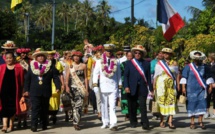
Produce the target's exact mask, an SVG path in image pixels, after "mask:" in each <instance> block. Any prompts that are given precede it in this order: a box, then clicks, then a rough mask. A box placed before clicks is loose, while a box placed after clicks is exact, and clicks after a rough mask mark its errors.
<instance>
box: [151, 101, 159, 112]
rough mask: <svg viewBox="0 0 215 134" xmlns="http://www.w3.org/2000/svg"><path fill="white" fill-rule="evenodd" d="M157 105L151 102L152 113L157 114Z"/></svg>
mask: <svg viewBox="0 0 215 134" xmlns="http://www.w3.org/2000/svg"><path fill="white" fill-rule="evenodd" d="M158 112H159V111H158V104H157V102H156V101H152V113H158Z"/></svg>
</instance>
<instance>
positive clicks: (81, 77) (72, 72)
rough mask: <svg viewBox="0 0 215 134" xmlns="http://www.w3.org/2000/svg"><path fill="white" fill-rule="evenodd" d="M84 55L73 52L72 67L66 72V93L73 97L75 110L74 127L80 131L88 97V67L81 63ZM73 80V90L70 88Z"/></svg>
mask: <svg viewBox="0 0 215 134" xmlns="http://www.w3.org/2000/svg"><path fill="white" fill-rule="evenodd" d="M82 57H83V54H82V53H81V52H80V51H74V52H72V60H73V63H72V66H71V67H70V68H67V69H69V70H67V71H66V73H67V74H66V91H67V92H68V93H69V94H70V95H71V98H72V108H73V126H74V128H75V130H80V129H81V128H80V126H79V123H80V120H81V112H82V106H83V101H84V98H85V97H87V96H88V80H87V67H86V65H85V64H84V63H82V62H81V59H82ZM69 80H71V85H70V86H71V88H70V87H69V84H68V83H69Z"/></svg>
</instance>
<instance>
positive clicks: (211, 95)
mask: <svg viewBox="0 0 215 134" xmlns="http://www.w3.org/2000/svg"><path fill="white" fill-rule="evenodd" d="M211 98H213V109H215V88H213V89H212V93H210V94H209V93H208V96H207V108H210V104H211Z"/></svg>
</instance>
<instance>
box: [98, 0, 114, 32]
mask: <svg viewBox="0 0 215 134" xmlns="http://www.w3.org/2000/svg"><path fill="white" fill-rule="evenodd" d="M110 10H111V6H110V5H108V2H107V1H106V0H102V1H100V2H99V4H98V5H97V12H98V14H97V24H96V25H101V24H102V27H103V33H105V32H106V27H107V26H108V25H109V24H110V19H109V14H110Z"/></svg>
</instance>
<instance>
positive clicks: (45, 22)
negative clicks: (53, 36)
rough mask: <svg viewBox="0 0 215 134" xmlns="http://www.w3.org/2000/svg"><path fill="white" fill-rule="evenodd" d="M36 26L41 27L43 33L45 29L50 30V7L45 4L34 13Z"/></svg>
mask: <svg viewBox="0 0 215 134" xmlns="http://www.w3.org/2000/svg"><path fill="white" fill-rule="evenodd" d="M36 16H37V20H36V21H35V24H36V26H38V27H41V28H42V30H43V31H44V30H45V29H46V28H51V22H52V5H51V4H48V3H45V4H44V5H43V6H42V7H41V8H40V9H39V10H38V11H37V13H36Z"/></svg>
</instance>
